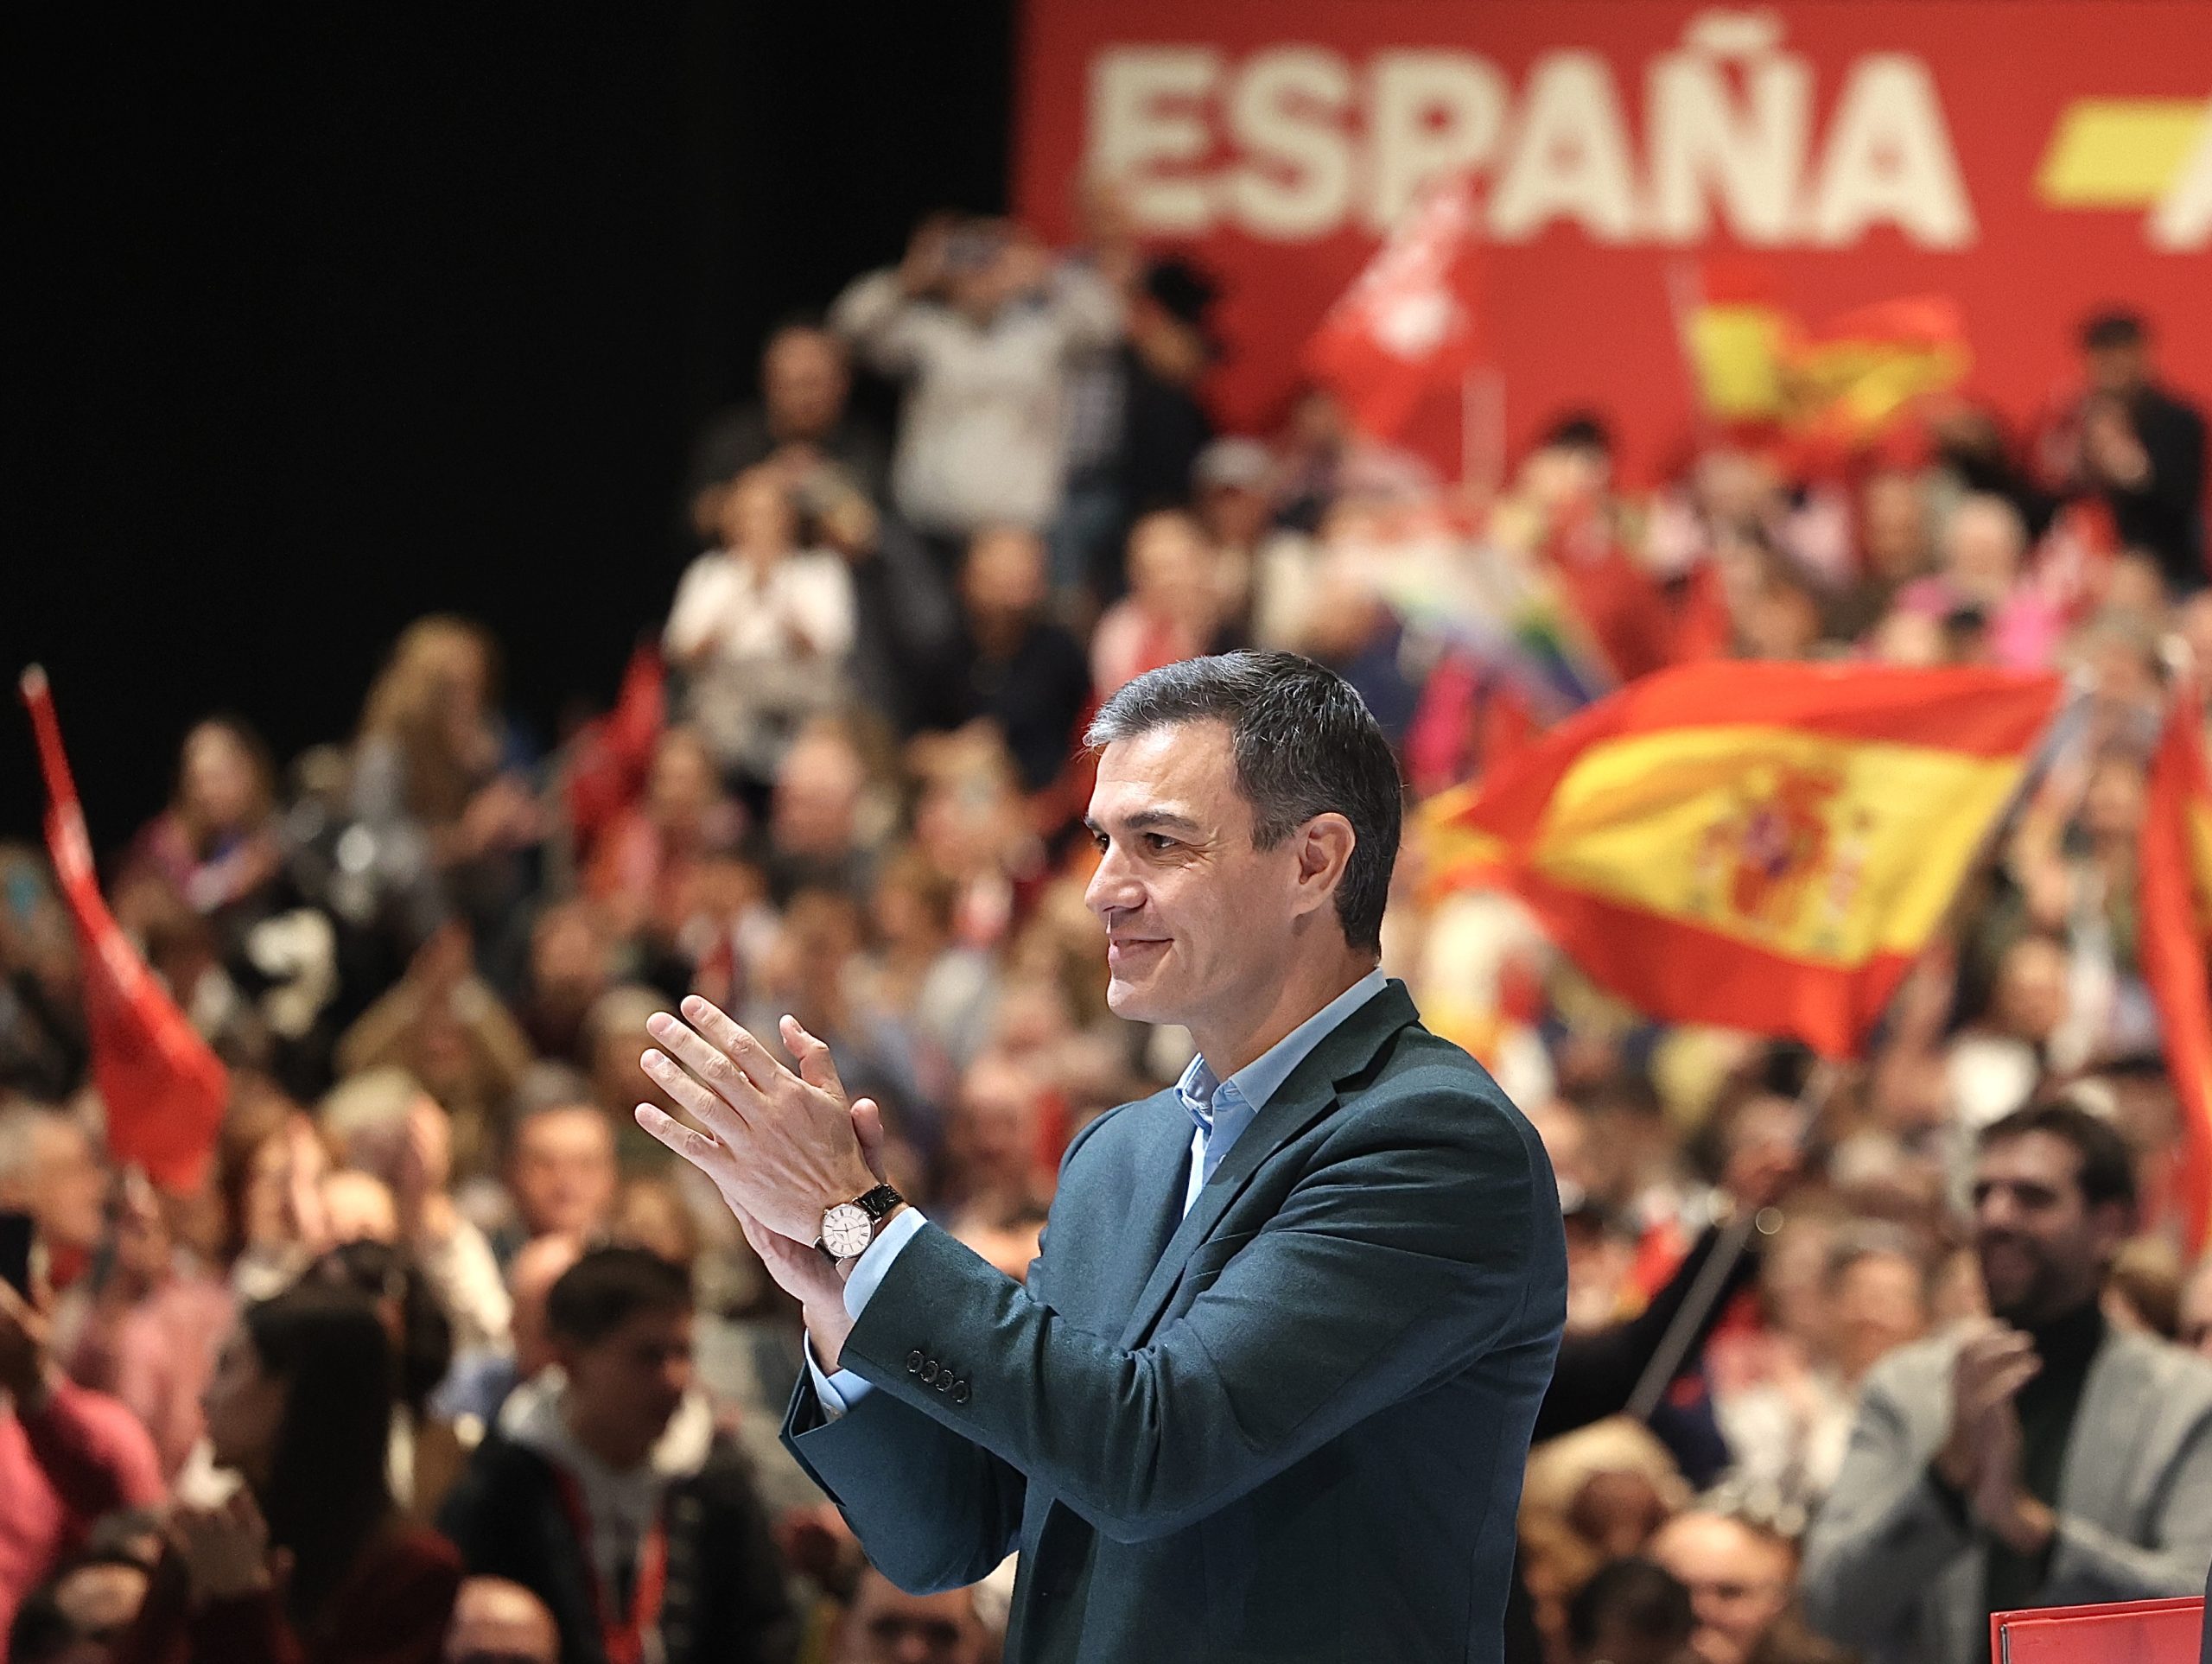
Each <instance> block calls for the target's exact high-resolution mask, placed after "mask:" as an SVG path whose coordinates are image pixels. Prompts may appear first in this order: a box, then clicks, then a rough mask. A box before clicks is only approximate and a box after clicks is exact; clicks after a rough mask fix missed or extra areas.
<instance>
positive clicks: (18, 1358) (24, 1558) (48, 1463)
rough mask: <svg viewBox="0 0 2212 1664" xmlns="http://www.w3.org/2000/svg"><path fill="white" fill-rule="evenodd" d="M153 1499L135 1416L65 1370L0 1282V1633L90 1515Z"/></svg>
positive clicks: (26, 1306) (34, 1318) (27, 1307)
mask: <svg viewBox="0 0 2212 1664" xmlns="http://www.w3.org/2000/svg"><path fill="white" fill-rule="evenodd" d="M161 1498H162V1471H161V1464H160V1462H159V1460H158V1458H156V1456H155V1454H154V1441H153V1439H151V1438H150V1437H149V1435H148V1433H147V1432H146V1430H145V1428H144V1427H143V1426H140V1425H139V1422H138V1419H137V1417H136V1416H134V1415H132V1414H131V1413H130V1411H129V1410H127V1409H125V1408H124V1407H123V1406H122V1405H121V1404H120V1403H118V1402H117V1401H116V1400H114V1399H111V1398H110V1397H108V1396H107V1395H106V1394H105V1393H96V1392H92V1391H91V1390H90V1389H89V1388H83V1387H79V1386H78V1385H76V1384H75V1383H74V1382H73V1381H70V1380H69V1379H68V1378H67V1376H65V1375H63V1374H62V1373H61V1369H60V1365H59V1364H58V1363H56V1362H54V1355H53V1349H52V1346H51V1344H50V1343H49V1341H48V1333H47V1325H46V1318H45V1317H44V1315H43V1314H42V1313H41V1312H40V1311H39V1310H38V1309H37V1308H36V1307H35V1306H34V1305H32V1304H31V1302H29V1300H26V1299H24V1298H23V1297H22V1295H21V1294H19V1293H17V1292H16V1290H15V1289H14V1288H12V1287H10V1286H9V1285H8V1284H6V1283H4V1282H0V1635H3V1634H5V1633H6V1631H7V1627H8V1625H9V1623H11V1622H12V1621H13V1619H14V1617H15V1613H16V1603H17V1602H19V1601H20V1600H22V1597H23V1596H24V1595H25V1594H27V1593H28V1592H29V1591H31V1590H32V1589H34V1588H35V1587H37V1586H38V1585H39V1584H40V1583H41V1581H42V1580H43V1579H44V1578H46V1576H47V1575H48V1572H51V1571H52V1570H53V1569H54V1566H56V1565H58V1564H59V1563H60V1561H61V1560H62V1559H64V1558H65V1557H66V1556H67V1555H69V1554H70V1553H73V1552H75V1551H76V1550H77V1549H79V1548H80V1547H83V1545H84V1541H85V1538H86V1534H88V1533H89V1532H90V1531H91V1529H92V1522H93V1521H96V1520H98V1519H99V1517H100V1516H101V1515H104V1514H107V1513H111V1512H112V1511H114V1510H115V1509H117V1508H143V1507H146V1506H148V1505H149V1504H151V1503H154V1502H159V1501H160V1500H161Z"/></svg>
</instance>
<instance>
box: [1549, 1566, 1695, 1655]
mask: <svg viewBox="0 0 2212 1664" xmlns="http://www.w3.org/2000/svg"><path fill="white" fill-rule="evenodd" d="M1693 1629H1694V1621H1693V1619H1692V1616H1691V1611H1690V1597H1689V1592H1688V1591H1687V1590H1685V1589H1684V1588H1683V1587H1682V1585H1681V1584H1680V1583H1678V1582H1676V1581H1675V1578H1673V1577H1672V1576H1670V1575H1669V1573H1668V1572H1667V1571H1666V1570H1665V1569H1664V1568H1663V1567H1662V1566H1656V1565H1654V1564H1653V1563H1652V1562H1651V1561H1649V1560H1646V1559H1619V1560H1608V1561H1607V1562H1606V1563H1605V1565H1603V1566H1599V1568H1598V1570H1597V1571H1596V1572H1593V1573H1592V1575H1591V1578H1590V1580H1589V1581H1588V1582H1587V1583H1586V1584H1584V1585H1582V1587H1581V1588H1580V1589H1578V1590H1576V1591H1574V1597H1573V1599H1572V1600H1570V1601H1569V1602H1568V1603H1567V1648H1568V1656H1569V1658H1570V1660H1571V1661H1572V1664H1687V1661H1686V1657H1685V1654H1686V1652H1687V1649H1688V1647H1689V1643H1690V1636H1691V1634H1692V1631H1693Z"/></svg>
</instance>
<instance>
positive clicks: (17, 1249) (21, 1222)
mask: <svg viewBox="0 0 2212 1664" xmlns="http://www.w3.org/2000/svg"><path fill="white" fill-rule="evenodd" d="M0 1280H4V1281H5V1282H6V1283H7V1284H8V1286H10V1288H12V1289H14V1290H15V1291H16V1293H18V1294H20V1295H22V1297H23V1298H24V1299H27V1300H28V1299H30V1297H31V1216H30V1215H29V1214H27V1213H16V1212H14V1211H12V1210H10V1211H4V1212H0Z"/></svg>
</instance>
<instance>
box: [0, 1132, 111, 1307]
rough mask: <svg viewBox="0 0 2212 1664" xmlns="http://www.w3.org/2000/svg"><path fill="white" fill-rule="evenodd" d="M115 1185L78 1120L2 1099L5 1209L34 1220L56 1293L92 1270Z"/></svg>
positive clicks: (1, 1199) (0, 1182) (0, 1193)
mask: <svg viewBox="0 0 2212 1664" xmlns="http://www.w3.org/2000/svg"><path fill="white" fill-rule="evenodd" d="M109 1187H110V1180H109V1175H108V1171H107V1167H106V1165H105V1163H104V1162H102V1161H101V1159H100V1157H99V1150H98V1148H97V1146H95V1145H94V1144H93V1142H92V1136H91V1134H88V1133H86V1130H85V1128H84V1126H83V1124H82V1123H81V1122H80V1121H79V1120H78V1119H77V1117H75V1116H74V1115H68V1114H65V1113H63V1112H62V1111H60V1110H58V1109H54V1108H48V1107H47V1106H45V1105H43V1104H38V1103H34V1102H29V1101H28V1100H25V1099H20V1098H16V1099H7V1098H0V1207H5V1208H13V1209H16V1210H20V1211H22V1212H24V1213H28V1214H29V1215H30V1216H31V1222H32V1225H33V1228H34V1229H35V1230H36V1232H37V1234H38V1239H39V1242H40V1243H41V1247H42V1248H44V1250H45V1252H46V1254H47V1256H48V1275H49V1277H50V1278H51V1279H52V1281H53V1284H54V1286H55V1287H56V1288H60V1289H67V1288H68V1287H71V1286H73V1285H74V1284H75V1282H76V1281H77V1280H78V1278H79V1277H80V1276H82V1275H83V1274H84V1273H85V1272H86V1270H87V1269H88V1268H90V1267H91V1265H92V1256H93V1254H96V1253H97V1252H98V1251H99V1246H100V1243H101V1242H102V1241H103V1240H104V1239H105V1236H106V1235H107V1198H108V1193H109Z"/></svg>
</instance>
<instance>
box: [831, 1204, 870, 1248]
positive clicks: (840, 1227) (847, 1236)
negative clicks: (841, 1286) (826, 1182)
mask: <svg viewBox="0 0 2212 1664" xmlns="http://www.w3.org/2000/svg"><path fill="white" fill-rule="evenodd" d="M874 1235H875V1225H874V1221H872V1220H871V1219H869V1217H868V1215H867V1213H866V1212H865V1211H863V1210H861V1209H860V1208H857V1207H855V1206H854V1205H853V1204H851V1203H850V1202H840V1203H839V1204H837V1205H836V1207H834V1208H832V1209H830V1210H829V1212H827V1213H825V1214H823V1216H822V1242H823V1247H825V1248H828V1249H829V1252H830V1253H832V1254H836V1256H837V1257H838V1258H839V1259H840V1260H849V1259H851V1258H852V1257H853V1255H855V1254H865V1253H867V1252H868V1242H869V1240H870V1239H871V1238H872V1237H873V1236H874Z"/></svg>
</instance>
